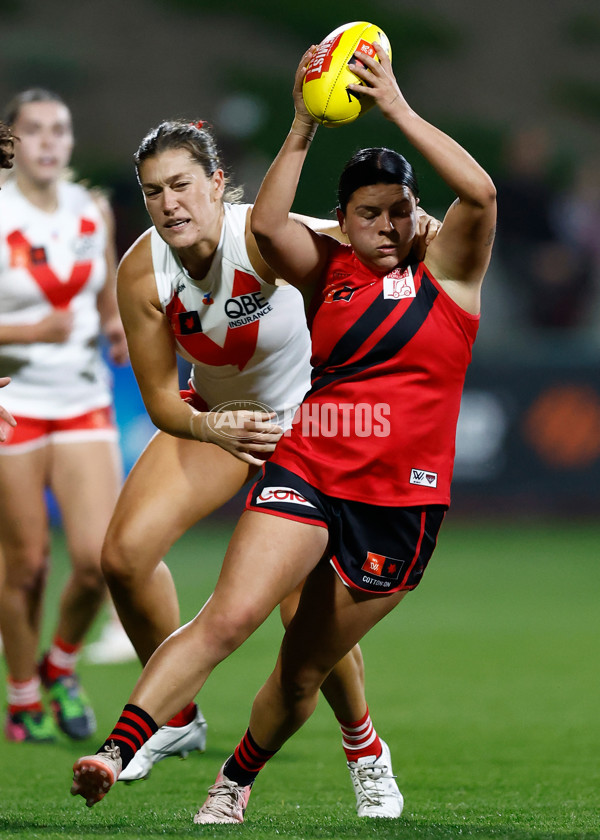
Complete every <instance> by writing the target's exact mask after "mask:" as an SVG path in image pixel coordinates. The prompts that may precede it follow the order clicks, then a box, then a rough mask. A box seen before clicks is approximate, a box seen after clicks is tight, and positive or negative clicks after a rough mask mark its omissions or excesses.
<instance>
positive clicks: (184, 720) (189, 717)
mask: <svg viewBox="0 0 600 840" xmlns="http://www.w3.org/2000/svg"><path fill="white" fill-rule="evenodd" d="M195 717H196V704H195V703H188V704H187V706H186V707H185V709H182V710H181V711H180V712H177V714H176V715H174V716H173V717H172V718H171V720H168V721H167V723H166V724H165V725H166V726H187V725H188V723H191V722H192V721H193V720H194V718H195Z"/></svg>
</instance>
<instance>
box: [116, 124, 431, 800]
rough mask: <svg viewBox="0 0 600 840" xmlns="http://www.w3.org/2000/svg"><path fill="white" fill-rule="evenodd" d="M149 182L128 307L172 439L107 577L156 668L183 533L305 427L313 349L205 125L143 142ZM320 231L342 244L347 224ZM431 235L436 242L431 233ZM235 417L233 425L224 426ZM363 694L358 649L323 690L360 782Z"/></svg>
mask: <svg viewBox="0 0 600 840" xmlns="http://www.w3.org/2000/svg"><path fill="white" fill-rule="evenodd" d="M136 166H137V173H138V179H139V182H140V185H141V188H142V191H143V193H144V198H145V202H146V207H147V209H148V212H149V214H150V218H151V219H152V222H153V225H154V226H153V227H152V228H150V229H149V230H148V231H146V233H144V234H143V235H142V236H141V237H140V238H139V239H138V241H137V242H136V243H135V244H134V245H133V246H132V248H131V249H130V250H129V251H128V253H127V254H126V255H125V257H124V258H123V261H122V263H121V266H120V268H119V279H118V294H119V306H120V310H121V315H122V317H123V323H124V325H125V329H126V331H127V338H128V343H129V351H130V356H131V363H132V365H133V369H134V372H135V374H136V377H137V381H138V384H139V386H140V391H141V394H142V397H143V399H144V403H145V405H146V408H147V410H148V413H149V415H150V417H151V419H152V421H153V422H154V424H155V425H156V426H157V427H158V428H159V429H160V431H159V432H158V433H157V434H156V435H155V437H154V438H153V439H152V440H151V441H150V443H149V445H148V447H147V448H146V450H145V451H144V452H143V453H142V455H141V456H140V458H139V459H138V461H137V463H136V464H135V466H134V467H133V469H132V471H131V472H130V474H129V476H128V478H127V481H126V482H125V486H124V488H123V491H122V493H121V496H120V498H119V502H118V505H117V508H116V510H115V513H114V516H113V518H112V521H111V524H110V526H109V530H108V533H107V538H106V542H105V546H104V549H103V560H102V563H103V569H104V572H105V575H106V578H107V581H108V584H109V587H110V591H111V594H112V596H113V600H114V602H115V604H116V606H117V610H118V613H119V616H120V618H121V621H122V622H123V625H124V627H125V628H126V630H127V632H128V634H129V636H130V638H131V640H132V641H133V644H134V646H135V648H136V650H137V652H138V655H139V657H140V660H141V662H142V663H143V664H145V663H146V662H147V661H148V659H149V658H150V657H151V655H152V654H153V653H154V651H155V649H156V648H157V647H158V646H159V645H160V644H161V642H162V641H163V640H164V639H166V638H167V636H169V635H170V634H171V633H172V632H173V631H174V630H176V629H177V628H178V627H179V626H180V616H179V605H178V599H177V594H176V592H175V587H174V584H173V580H172V577H171V574H170V572H169V569H168V567H167V566H166V564H165V563H164V562H163V559H162V558H163V557H164V556H165V555H166V554H167V552H168V551H169V549H170V548H171V546H172V545H173V544H174V542H175V541H176V540H177V539H178V538H179V537H180V536H181V535H182V534H183V533H185V532H186V531H187V530H188V529H189V528H191V527H192V526H193V525H195V524H196V523H197V522H198V521H200V520H201V519H203V518H204V517H206V516H208V515H209V514H210V513H212V512H213V511H215V510H217V509H218V508H220V507H221V506H222V505H223V504H225V502H227V501H228V500H229V499H231V498H232V496H233V495H234V494H235V493H236V492H237V491H239V490H240V488H241V487H242V486H243V485H244V484H245V483H246V482H247V481H248V479H249V478H251V477H252V476H253V475H255V473H256V472H257V470H258V468H259V467H260V466H261V465H262V463H263V462H264V459H265V458H266V457H268V456H269V455H270V453H271V452H272V451H273V449H274V447H275V444H276V442H277V441H278V440H279V437H280V436H281V433H282V428H281V427H280V426H279V425H276V423H277V422H281V423H284V420H283V418H284V417H286V418H287V423H288V424H289V422H291V416H292V414H293V412H294V410H295V407H296V405H297V404H298V403H299V402H300V400H301V399H302V397H303V395H304V393H305V391H306V390H307V388H308V387H309V356H310V342H309V336H308V331H307V329H306V320H305V315H304V308H303V302H302V297H301V295H300V293H299V292H298V291H297V290H296V289H294V288H292V287H291V286H288V285H287V284H282V285H281V284H276V283H275V276H274V275H273V272H272V271H271V270H270V269H269V268H268V267H267V265H266V264H265V262H264V260H262V258H261V257H260V255H259V253H258V249H257V247H256V242H255V240H254V237H253V236H252V233H251V231H250V218H251V212H252V208H251V205H249V204H240V203H236V202H237V201H238V200H239V195H238V193H239V190H238V191H233V190H232V189H231V188H230V186H229V185H228V182H227V178H226V177H225V174H224V171H223V168H222V164H221V161H220V159H219V155H218V151H217V148H216V145H215V141H214V138H213V137H212V135H211V133H210V131H209V130H208V129H207V128H206V127H205V126H203V125H202V124H189V123H186V122H177V121H176V122H166V123H162V124H161V125H159V126H158V127H157V128H156V129H154V130H152V131H151V132H150V133H149V134H148V135H147V136H146V137H145V138H144V140H143V141H142V143H141V145H140V148H139V150H138V152H137V155H136ZM308 221H310V223H311V224H313V225H320V226H321V227H323V226H325V227H327V228H328V229H330V230H332V231H333V230H334V229H335V230H336V231H337V232H338V234H339V228H338V226H337V223H334V222H331V221H329V222H326V221H319V220H317V219H312V220H308ZM433 229H434V230H435V226H434V228H433ZM424 230H425V232H426V233H425V235H430V234H431V230H430V228H429V227H428V223H427V221H426V222H425V223H424ZM425 235H424V238H425ZM176 352H179V353H180V354H181V355H182V356H183V357H184V358H186V359H187V360H188V361H190V362H191V363H192V375H191V380H190V390H189V391H188V392H186V393H184V394H183V395H182V394H180V390H179V381H178V370H177V359H176ZM182 397H183V399H182ZM223 405H225V407H228V408H230V409H232V410H231V411H229V412H228V413H220V414H216V413H215V412H214V411H213V409H215V408H218V407H219V406H223ZM261 405H266V406H268V407H269V409H272V410H273V411H275V412H277V414H278V416H279V421H278V420H277V419H276V418H273V417H271V416H269V414H268V413H262V414H256V415H255V413H254V412H253V411H252V410H251V409H256V408H257V407H260V406H261ZM235 409H238V410H235ZM199 550H200V551H201V538H200V537H199ZM296 601H297V596H296V595H295V594H294V595H292V596H290V598H289V599H287V601H286V602H285V604H284V605H283V607H282V617H283V620H284V623H285V624H287V623H288V622H289V620H290V618H291V616H292V614H293V612H294V610H295V607H296ZM222 618H223V620H225V621H227V620H228V617H227V616H226V615H223V617H222ZM363 681H364V677H363V664H362V657H361V653H360V649H359V648H358V647H357V648H355V649H354V650H353V651H351V652H350V653H349V654H348V655H347V656H346V658H345V660H344V661H343V662H341V663H339V664H338V665H337V666H336V667H335V668H334V669H333V671H332V674H331V676H330V678H329V679H328V680H327V681H326V683H325V684H324V686H323V691H324V694H325V696H326V698H327V700H328V701H329V703H330V705H331V706H332V708H333V709H334V712H335V714H336V716H337V718H338V720H339V722H340V726H341V728H342V733H343V747H344V749H345V752H346V756H347V759H348V762H349V763H350V767H351V772H353V768H354V767H355V766H356V762H357V761H358V760H359V758H360V757H361V756H364V755H372V754H373V752H374V745H375V748H378V745H379V738H378V736H377V733H376V732H375V730H374V728H373V725H372V723H371V719H370V716H369V712H368V709H367V704H366V700H365V697H364V685H363ZM205 730H206V724H205V722H204V718H203V717H202V714H201V712H200V710H199V709H197V707H196V706H195V705H194V704H193V703H191V702H190V703H189V704H188V705H187V706H186V707H185V708H184V709H181V710H178V713H177V715H176V716H175V717H174V718H173V719H171V720H169V721H168V723H167V725H165V726H163V727H162V728H161V729H160V731H159V732H158V733H157V734H155V735H154V736H153V737H152V738H151V739H150V741H148V743H147V744H146V745H145V747H144V749H143V750H140V751H139V752H138V753H137V755H136V757H135V759H134V760H133V761H132V762H131V763H130V764H129V766H128V767H127V769H126V770H125V771H124V772H123V773H122V774H121V777H120V778H121V780H124V781H132V780H134V779H140V778H144V777H145V776H147V775H148V773H149V772H150V770H151V768H152V765H153V763H155V762H156V761H158V760H160V759H162V758H164V757H166V756H168V755H174V754H186V753H187V752H189V751H190V750H193V749H199V750H202V749H203V748H204V743H205V738H206V732H205ZM396 793H397V789H396V791H392V794H396ZM396 807H397V803H396V802H394V801H393V796H390V797H389V798H388V800H386V801H383V800H377V801H373V802H371V803H370V811H369V809H365V813H364V815H365V816H372V815H374V812H381V810H382V809H383V810H385V809H386V808H387V809H389V808H396Z"/></svg>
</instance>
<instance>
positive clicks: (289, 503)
mask: <svg viewBox="0 0 600 840" xmlns="http://www.w3.org/2000/svg"><path fill="white" fill-rule="evenodd" d="M246 509H247V510H254V511H262V512H263V513H270V514H272V515H274V516H282V517H284V518H285V519H293V520H295V521H296V522H306V523H307V524H310V525H320V526H322V527H324V528H327V529H328V531H329V545H328V549H327V550H328V553H329V560H330V563H331V564H332V566H333V567H334V569H335V570H336V572H337V573H338V575H339V576H340V578H341V579H342V581H343V582H344V583H345V584H346V585H347V586H349V587H351V588H352V589H360V590H362V591H363V592H377V593H387V592H401V591H404V590H409V589H414V588H415V586H417V585H418V584H419V583H420V582H421V578H422V577H423V572H424V571H425V569H426V567H427V563H428V562H429V558H430V557H431V555H432V554H433V550H434V548H435V544H436V541H437V535H438V532H439V530H440V527H441V525H442V521H443V519H444V515H445V513H446V506H445V505H427V506H425V507H383V506H381V505H368V504H365V503H364V502H353V501H350V500H348V499H338V498H335V497H334V496H327V495H325V493H321V491H320V490H317V489H315V488H314V487H312V486H311V485H310V484H308V483H307V482H306V481H304V479H302V478H300V477H299V476H297V475H296V474H295V473H293V472H290V470H286V469H285V467H281V466H279V465H278V464H272V463H270V462H269V461H267V463H266V464H265V466H264V468H263V474H262V477H261V478H259V480H258V481H257V482H256V484H255V485H254V487H253V488H252V490H251V491H250V493H249V495H248V499H247V501H246Z"/></svg>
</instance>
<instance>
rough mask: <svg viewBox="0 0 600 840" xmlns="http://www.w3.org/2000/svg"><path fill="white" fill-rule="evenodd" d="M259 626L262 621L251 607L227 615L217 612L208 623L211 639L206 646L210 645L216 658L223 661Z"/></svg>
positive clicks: (206, 642) (206, 641)
mask: <svg viewBox="0 0 600 840" xmlns="http://www.w3.org/2000/svg"><path fill="white" fill-rule="evenodd" d="M209 603H210V602H209ZM205 609H206V608H205ZM259 624H260V620H259V618H258V616H257V615H256V614H255V613H254V611H253V610H252V608H251V606H249V607H247V608H245V609H244V608H241V609H239V610H236V611H235V613H231V614H227V615H225V614H223V613H222V612H219V611H215V614H214V616H211V618H210V621H208V622H206V627H207V630H206V631H205V632H207V633H208V634H209V635H210V639H209V640H205V644H209V645H210V649H211V650H213V651H214V652H215V655H216V658H217V659H218V660H219V661H221V660H222V659H225V658H226V657H227V656H229V654H231V653H233V651H234V650H236V649H237V648H238V647H239V646H240V645H241V644H242V643H243V642H245V641H246V639H247V638H248V637H249V636H250V635H251V634H252V633H253V632H254V630H256V628H257V627H258V626H259Z"/></svg>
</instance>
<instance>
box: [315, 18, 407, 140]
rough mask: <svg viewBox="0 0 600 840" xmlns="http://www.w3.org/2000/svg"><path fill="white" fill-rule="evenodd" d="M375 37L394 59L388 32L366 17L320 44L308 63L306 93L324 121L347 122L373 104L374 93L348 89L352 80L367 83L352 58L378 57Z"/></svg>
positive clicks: (316, 113) (339, 30)
mask: <svg viewBox="0 0 600 840" xmlns="http://www.w3.org/2000/svg"><path fill="white" fill-rule="evenodd" d="M373 41H377V42H378V43H379V44H381V46H382V47H383V48H384V50H385V51H386V52H387V54H388V56H389V57H390V61H391V59H392V48H391V46H390V42H389V40H388V38H387V36H386V34H385V33H384V32H383V30H381V29H380V28H379V27H378V26H375V25H374V24H372V23H366V22H365V21H355V22H354V23H346V24H344V25H343V26H340V27H338V28H337V29H335V30H334V31H333V32H332V33H331V34H330V35H328V36H327V37H326V38H325V39H324V40H323V41H321V43H320V44H319V46H318V48H317V51H316V53H315V54H314V56H313V57H312V59H311V61H310V64H309V65H308V69H307V71H306V76H305V77H304V82H303V84H302V95H303V97H304V104H305V105H306V108H307V110H308V113H309V114H310V115H311V117H313V119H315V120H317V122H319V123H321V125H326V126H334V125H346V123H350V122H353V121H354V120H355V119H357V118H358V117H360V116H361V114H364V113H365V112H366V111H368V110H369V109H370V108H371V107H372V106H373V104H374V102H373V100H372V99H371V98H370V97H368V96H360V94H357V93H355V92H354V91H352V92H351V91H349V90H347V89H346V88H347V85H351V84H362V85H364V82H363V81H362V80H361V79H359V78H358V76H356V75H355V74H354V73H353V72H352V70H351V69H350V68H349V67H348V62H349V61H351V59H352V57H353V56H354V53H358V54H359V55H360V53H364V54H365V55H368V56H370V57H371V58H374V59H376V60H377V53H376V52H375V48H374V47H373Z"/></svg>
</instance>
